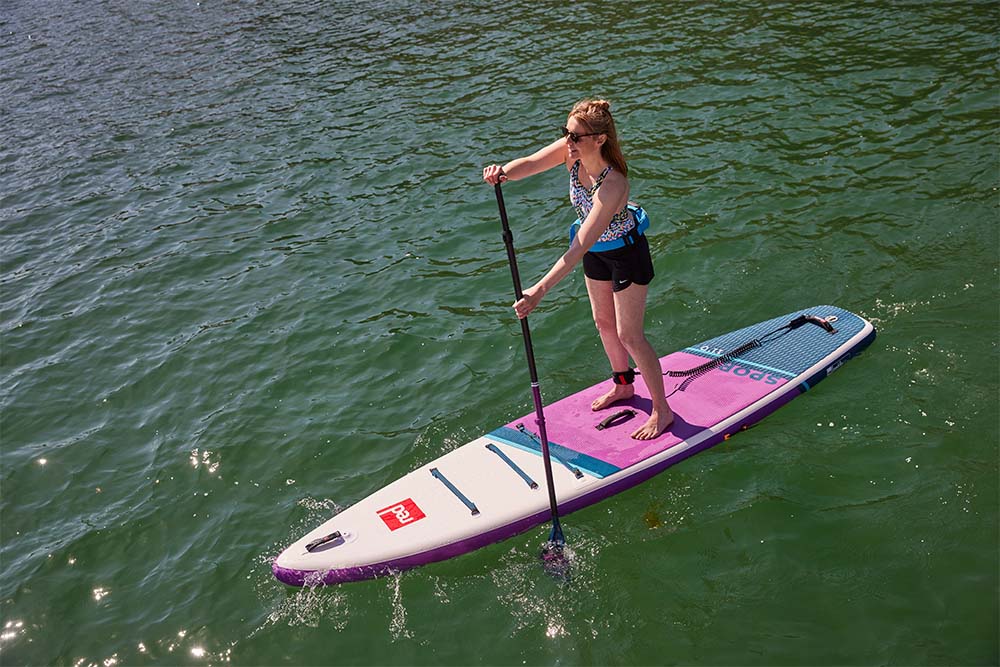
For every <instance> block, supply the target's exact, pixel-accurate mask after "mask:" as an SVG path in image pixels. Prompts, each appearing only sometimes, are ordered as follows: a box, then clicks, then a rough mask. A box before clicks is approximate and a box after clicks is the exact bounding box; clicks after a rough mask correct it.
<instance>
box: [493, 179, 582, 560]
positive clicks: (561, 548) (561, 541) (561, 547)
mask: <svg viewBox="0 0 1000 667" xmlns="http://www.w3.org/2000/svg"><path fill="white" fill-rule="evenodd" d="M494 188H495V189H496V195H497V206H498V207H499V208H500V222H501V224H502V225H503V242H504V245H505V246H506V247H507V261H508V263H509V264H510V276H511V278H512V279H513V280H514V296H515V297H516V298H517V300H518V301H520V300H521V297H522V295H523V292H522V291H521V276H520V275H519V274H518V272H517V257H516V256H515V255H514V235H513V234H512V233H511V231H510V224H508V222H507V208H506V207H505V206H504V203H503V192H501V190H500V183H499V182H497V184H496V185H495V186H494ZM521 334H522V336H523V338H524V352H525V354H526V355H527V357H528V373H529V374H530V375H531V396H532V398H533V399H534V401H535V416H536V421H537V422H538V435H539V436H540V439H541V443H542V460H543V462H544V464H545V484H546V486H547V487H548V492H549V507H550V508H551V509H552V531H551V532H550V533H549V541H548V542H546V543H545V545H544V546H543V547H542V554H541V556H542V565H543V567H544V568H545V571H546V572H548V573H549V574H552V575H553V576H556V577H559V578H566V577H567V576H568V575H569V559H568V556H567V554H566V538H565V537H564V536H563V531H562V526H561V525H560V524H559V506H558V505H557V504H556V487H555V483H554V482H553V481H552V459H551V457H550V456H549V439H548V436H546V434H545V414H544V412H543V411H542V392H541V389H539V386H538V371H537V370H536V369H535V353H534V350H533V348H532V346H531V331H530V330H529V329H528V318H527V317H525V318H522V319H521Z"/></svg>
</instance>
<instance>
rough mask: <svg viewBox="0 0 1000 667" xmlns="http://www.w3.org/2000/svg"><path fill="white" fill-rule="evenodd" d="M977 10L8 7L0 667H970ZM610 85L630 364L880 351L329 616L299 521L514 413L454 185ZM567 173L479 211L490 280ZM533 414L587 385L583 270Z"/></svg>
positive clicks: (994, 186) (540, 350)
mask: <svg viewBox="0 0 1000 667" xmlns="http://www.w3.org/2000/svg"><path fill="white" fill-rule="evenodd" d="M998 25H1000V5H998V4H997V3H996V2H907V3H896V2H887V1H884V2H823V3H820V2H805V1H803V2H789V3H770V2H739V3H737V2H728V3H723V2H718V3H696V2H660V3H653V2H649V3H625V2H589V1H584V0H581V1H579V2H549V1H544V0H543V1H539V0H532V1H531V2H528V1H527V0H523V1H521V0H515V1H514V2H507V3H495V2H476V3H448V2H437V1H431V2H424V3H404V2H394V1H389V2H365V1H364V0H362V1H360V2H350V3H347V2H341V1H339V0H333V1H327V2H318V1H317V2H296V3H292V2H287V1H286V0H275V1H274V2H267V3H249V2H228V3H215V2H207V1H204V0H203V1H202V2H185V3H174V2H169V3H151V2H121V1H120V0H109V1H106V2H93V3H84V2H53V1H49V2H45V1H37V2H36V1H30V0H24V1H17V0H5V1H4V2H0V137H2V140H0V248H2V267H0V269H2V270H0V291H2V292H0V296H2V299H0V302H2V305H0V335H2V338H0V342H2V353H0V368H2V373H0V377H2V385H0V409H2V422H0V443H2V449H0V463H2V487H0V492H2V504H0V530H2V546H0V570H2V572H3V577H2V579H0V625H2V626H3V629H2V630H0V633H2V634H0V662H2V664H4V665H15V664H55V665H79V666H81V667H82V666H83V665H91V664H93V665H104V666H107V667H111V666H112V665H147V664H149V665H174V664H185V665H209V664H213V665H220V664H236V665H272V664H289V665H299V664H301V665H319V664H329V665H348V664H358V665H409V664H419V665H436V664H448V665H466V664H504V665H506V664H511V665H521V664H529V665H532V664H560V665H570V664H581V665H597V664H614V665H633V664H706V665H736V664H739V665H834V664H837V665H882V664H891V665H904V664H905V665H909V664H913V665H924V664H928V665H956V664H973V665H978V664H997V662H998V661H1000V651H998V629H997V628H998V626H1000V612H998V594H1000V592H998V571H1000V564H998V547H1000V538H998V514H1000V512H998V505H1000V501H998V433H1000V428H998V417H997V415H998V387H1000V377H998V375H1000V359H998V351H997V332H998V330H1000V327H998V324H1000V322H998V291H1000V290H998V276H997V267H998V247H1000V241H998V231H997V230H998V227H997V222H998V204H1000V198H998V187H1000V85H998V83H1000V76H998ZM588 95H600V96H605V97H608V98H610V99H611V100H612V101H613V103H614V108H615V109H616V111H617V119H618V123H619V129H620V133H621V135H622V140H623V144H624V147H625V151H626V154H627V157H628V158H629V163H630V166H631V168H632V173H631V181H632V192H633V195H634V196H635V198H637V199H638V200H639V201H640V202H641V203H642V204H643V205H644V206H645V207H646V209H647V210H648V211H649V213H650V215H651V218H652V220H653V228H652V230H651V233H650V241H651V246H652V248H653V252H654V261H655V267H656V272H657V278H656V280H655V281H654V283H653V289H652V292H651V297H650V303H649V311H648V324H649V330H650V335H651V338H652V340H653V343H654V345H655V346H656V348H657V350H658V351H660V353H661V354H666V353H667V352H669V351H672V350H675V349H678V348H680V347H682V346H685V345H687V344H690V343H694V342H697V341H699V340H704V339H706V338H709V337H711V336H715V335H717V334H719V333H722V332H725V331H729V330H732V329H734V328H737V327H739V326H744V325H746V324H750V323H753V322H756V321H759V320H762V319H766V318H770V317H774V316H777V315H781V314H783V313H786V312H789V311H792V310H796V309H798V308H802V307H806V306H810V305H815V304H821V303H832V304H836V305H839V306H842V307H844V308H848V309H850V310H853V311H855V312H858V313H860V314H861V315H863V316H865V317H867V318H869V319H870V320H871V321H872V322H873V323H875V325H876V326H877V327H878V329H879V337H878V339H877V340H876V342H875V343H874V345H873V346H872V347H871V348H870V349H869V351H868V352H867V353H865V354H864V355H863V356H862V357H860V358H859V359H857V360H855V361H851V362H850V363H849V364H848V365H846V366H845V367H844V368H843V369H841V370H840V371H839V372H838V373H837V374H836V375H834V376H833V377H832V378H831V379H830V380H828V381H826V382H824V383H823V384H822V385H820V386H819V387H818V388H817V389H816V390H815V391H814V392H810V393H809V394H806V395H805V396H803V397H802V398H799V399H798V400H796V401H794V402H793V403H792V404H790V405H789V406H788V407H786V408H783V409H782V410H780V411H779V412H778V413H776V414H774V415H773V416H771V417H769V418H768V419H766V420H765V421H764V422H763V423H762V424H761V425H760V426H759V427H758V428H755V429H753V430H752V431H749V432H748V433H746V434H743V435H741V436H739V437H738V438H735V439H733V440H730V441H728V442H727V443H725V444H723V445H719V446H718V447H716V448H715V449H712V450H710V451H708V452H705V453H703V454H700V455H698V456H696V457H694V458H692V459H690V460H688V461H686V462H684V463H683V464H681V465H678V466H676V467H675V468H672V469H670V470H669V471H667V472H666V473H665V474H663V475H661V476H659V477H657V478H655V479H654V480H652V481H650V482H647V483H646V484H644V485H642V486H640V487H637V488H635V489H633V490H631V491H628V492H626V493H623V494H621V495H619V496H616V497H615V498H612V499H610V500H609V501H606V502H604V503H601V504H599V505H596V506H593V507H590V508H588V509H586V510H583V511H580V512H578V513H576V514H574V515H571V516H569V517H568V518H567V519H566V520H565V528H566V532H567V539H568V540H569V543H570V545H571V546H572V548H573V550H574V553H575V573H574V578H573V580H572V582H571V584H569V585H565V586H562V585H559V584H557V583H555V582H553V581H552V580H551V579H549V578H547V577H546V576H545V575H544V573H543V572H542V571H541V569H540V567H539V566H538V562H537V555H536V554H537V549H538V547H539V545H540V544H541V542H542V541H543V540H544V537H545V534H546V531H545V529H544V528H539V529H538V530H537V531H532V532H529V533H526V534H524V535H522V536H520V537H518V538H515V539H512V540H509V541H507V542H504V543H502V544H498V545H494V546H492V547H489V548H486V549H483V550H480V551H478V552H475V553H473V554H470V555H467V556H464V557H461V558H458V559H455V560H453V561H448V562H444V563H438V564H434V565H431V566H428V567H425V568H422V569H418V570H414V571H410V572H407V573H404V574H403V575H401V576H398V577H394V578H390V579H384V580H379V581H372V582H363V583H356V584H350V585H345V586H342V587H339V588H330V589H325V590H323V589H318V590H297V589H289V588H286V587H284V586H282V585H280V584H279V583H277V582H276V581H275V580H274V579H273V577H272V576H271V573H270V561H271V560H272V559H273V557H274V556H275V555H276V554H277V552H278V551H279V550H280V549H281V548H282V547H283V546H285V545H286V544H288V543H289V542H291V541H292V540H294V539H296V538H298V537H299V536H300V535H301V534H302V533H303V532H304V531H306V530H308V529H309V528H311V527H313V526H314V525H316V524H318V523H319V522H320V521H322V520H324V519H325V518H326V517H328V516H330V515H331V514H332V513H334V512H336V511H337V510H339V509H342V508H344V507H347V506H349V505H350V504H352V503H354V502H356V501H358V500H360V499H361V498H363V497H365V496H366V495H368V494H369V493H371V492H373V491H375V490H377V489H378V488H380V487H381V486H383V485H384V484H386V483H388V482H390V481H392V480H393V479H395V478H397V477H399V476H401V475H403V474H404V473H406V472H407V471H409V470H410V469H412V468H414V467H416V466H419V465H421V464H423V463H426V462H428V461H430V460H431V459H433V458H436V457H437V456H439V455H441V454H442V453H444V452H446V451H449V450H450V449H452V448H454V447H456V446H458V445H460V444H462V443H464V442H466V441H468V440H471V439H472V438H474V437H475V436H477V435H479V434H480V433H482V432H483V431H485V430H489V429H492V428H494V427H495V426H497V425H499V424H503V423H504V422H506V421H507V420H509V419H511V418H513V417H515V416H517V415H518V414H523V413H524V412H527V411H528V409H529V407H530V393H529V388H528V378H527V371H526V369H525V365H524V360H523V350H522V349H521V342H520V339H519V327H518V325H517V322H516V320H515V319H514V318H513V316H512V312H511V310H510V308H509V305H510V303H511V301H512V300H513V299H512V296H511V293H510V292H511V288H510V277H509V274H508V269H507V264H506V259H505V255H504V251H503V244H502V240H501V238H500V233H499V223H498V220H497V215H496V207H495V202H494V200H493V193H492V191H491V189H490V188H489V187H488V186H485V185H483V184H482V183H481V182H480V180H479V179H480V171H481V168H482V166H483V165H484V164H486V163H488V162H492V161H501V160H504V159H509V158H511V157H515V156H518V155H522V154H524V153H525V152H527V151H528V150H532V149H534V148H536V147H538V146H540V145H542V144H543V143H545V142H548V141H549V140H551V139H553V138H555V137H556V136H557V134H556V130H555V128H557V127H558V126H559V125H560V124H561V123H562V122H563V120H564V118H565V114H566V112H567V110H568V109H569V108H570V106H571V105H572V104H573V103H574V102H575V101H576V100H578V99H579V98H581V97H584V96H588ZM566 187H567V185H566V182H565V175H564V174H563V175H560V174H556V173H554V172H553V173H551V174H546V175H544V176H539V177H536V178H535V179H533V180H531V181H525V182H519V183H511V184H509V185H508V186H507V187H506V188H505V194H506V199H507V207H508V211H509V213H510V215H511V223H512V226H513V227H514V229H515V235H516V241H517V246H518V251H519V259H520V262H521V271H522V274H523V275H524V276H525V280H526V281H527V280H532V279H534V278H535V277H536V276H538V275H540V274H541V273H542V272H543V271H544V270H545V269H546V268H547V267H548V266H549V265H550V263H551V262H552V261H554V259H555V258H556V257H557V256H558V254H559V253H560V251H561V249H562V248H563V244H564V233H565V228H566V225H567V224H568V222H569V221H570V218H571V217H572V214H571V211H570V209H569V206H568V203H567V201H566V195H567V191H566ZM532 331H533V334H534V342H535V348H536V350H535V352H536V356H537V358H538V362H539V370H540V375H541V384H542V389H543V393H544V395H545V397H546V399H547V400H554V399H556V398H559V397H561V396H564V395H566V394H568V393H571V392H573V391H576V390H579V389H581V388H583V387H585V386H588V385H590V384H592V383H594V382H596V381H597V380H599V379H601V378H603V377H605V375H606V373H607V372H608V369H607V368H606V361H605V360H604V359H603V356H602V353H601V348H600V344H599V341H598V338H597V335H596V333H595V332H594V330H593V324H592V323H591V321H590V317H589V308H588V305H587V298H586V293H585V290H584V288H583V285H582V279H581V277H580V276H579V275H576V276H574V277H573V278H571V279H568V280H567V281H565V283H564V284H563V285H560V287H559V289H558V290H557V291H556V292H555V293H553V294H552V295H551V296H550V297H548V298H547V300H546V301H545V302H543V304H542V306H541V307H540V309H539V311H538V312H537V315H533V316H532Z"/></svg>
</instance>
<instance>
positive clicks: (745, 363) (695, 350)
mask: <svg viewBox="0 0 1000 667" xmlns="http://www.w3.org/2000/svg"><path fill="white" fill-rule="evenodd" d="M684 351H685V352H690V353H691V354H696V355H698V356H699V357H708V358H709V359H718V358H719V357H721V356H722V355H721V354H716V353H715V352H709V351H708V350H699V349H698V348H696V347H689V348H686V349H685V350H684ZM732 362H733V363H734V364H740V365H741V366H752V367H753V368H759V369H761V370H765V371H769V372H771V373H777V374H778V375H784V376H785V377H787V378H789V379H792V378H794V377H795V373H790V372H788V371H783V370H781V369H780V368H773V367H771V366H765V365H764V364H755V363H754V362H752V361H746V360H745V359H740V358H739V357H736V358H735V359H733V360H732ZM672 370H680V369H672Z"/></svg>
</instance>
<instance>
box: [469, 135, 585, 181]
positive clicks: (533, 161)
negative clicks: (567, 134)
mask: <svg viewBox="0 0 1000 667" xmlns="http://www.w3.org/2000/svg"><path fill="white" fill-rule="evenodd" d="M561 164H566V140H565V139H556V140H555V141H553V142H552V143H551V144H549V145H548V146H546V147H545V148H543V149H541V150H539V151H535V152H534V153H532V154H531V155H529V156H527V157H519V158H517V159H516V160H511V161H510V162H508V163H507V164H505V165H504V166H503V167H500V166H498V165H495V164H491V165H490V166H488V167H486V168H485V169H483V180H484V181H486V182H487V183H489V184H490V185H496V184H497V183H501V182H503V181H506V180H511V181H519V180H521V179H522V178H527V177H528V176H534V175H535V174H540V173H542V172H543V171H546V170H548V169H551V168H552V167H558V166H559V165H561Z"/></svg>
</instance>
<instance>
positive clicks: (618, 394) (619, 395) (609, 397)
mask: <svg viewBox="0 0 1000 667" xmlns="http://www.w3.org/2000/svg"><path fill="white" fill-rule="evenodd" d="M633 396H635V387H633V386H632V385H630V384H616V385H615V386H613V387H612V388H611V391H609V392H608V393H606V394H604V396H601V397H600V398H597V399H594V402H593V403H591V404H590V409H591V410H593V411H594V412H597V411H598V410H603V409H604V408H606V407H608V406H609V405H611V404H613V403H617V402H618V401H626V400H628V399H630V398H632V397H633Z"/></svg>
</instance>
